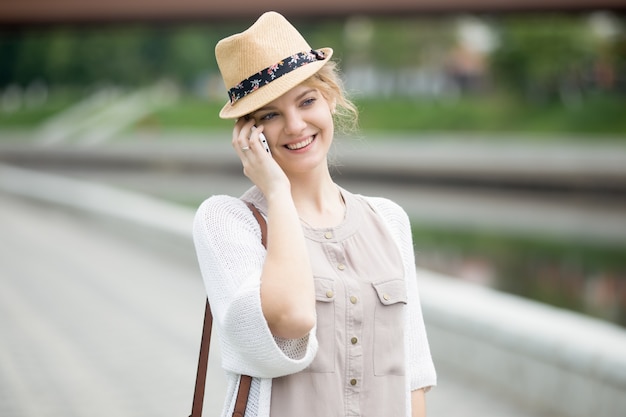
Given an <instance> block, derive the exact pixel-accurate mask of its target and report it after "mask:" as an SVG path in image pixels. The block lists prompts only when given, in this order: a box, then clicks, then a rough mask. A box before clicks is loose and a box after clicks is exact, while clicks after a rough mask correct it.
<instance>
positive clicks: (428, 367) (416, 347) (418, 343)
mask: <svg viewBox="0 0 626 417" xmlns="http://www.w3.org/2000/svg"><path fill="white" fill-rule="evenodd" d="M368 201H369V202H370V204H372V205H373V206H374V207H375V209H376V211H377V212H378V213H379V214H380V215H381V217H382V218H383V220H384V221H385V223H386V224H387V227H388V228H389V230H390V231H391V234H392V235H393V238H394V240H395V241H396V243H397V245H398V248H399V249H400V253H401V255H402V261H403V266H404V271H405V281H406V286H407V294H408V300H409V302H408V303H407V315H406V316H405V326H406V329H407V331H406V332H405V346H406V355H407V358H406V361H407V362H406V363H407V370H408V373H409V375H408V377H409V386H410V389H411V390H416V389H420V388H429V387H432V386H435V385H436V384H437V375H436V372H435V366H434V363H433V360H432V357H431V354H430V347H429V344H428V337H427V335H426V327H425V325H424V319H423V316H422V307H421V303H420V298H419V291H418V285H417V273H416V266H415V252H414V247H413V235H412V232H411V225H410V221H409V217H408V216H407V214H406V212H405V211H404V210H403V209H402V208H401V207H400V206H399V205H397V204H396V203H394V202H392V201H390V200H387V199H384V198H373V197H368Z"/></svg>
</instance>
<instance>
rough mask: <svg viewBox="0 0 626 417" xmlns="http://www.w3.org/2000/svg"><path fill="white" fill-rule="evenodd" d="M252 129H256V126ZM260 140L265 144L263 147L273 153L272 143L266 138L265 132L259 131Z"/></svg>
mask: <svg viewBox="0 0 626 417" xmlns="http://www.w3.org/2000/svg"><path fill="white" fill-rule="evenodd" d="M252 129H256V126H252ZM259 140H260V141H261V144H262V145H263V148H264V149H265V150H266V151H267V153H269V154H270V155H271V154H272V152H270V145H269V144H268V143H267V139H266V138H265V135H264V134H263V132H261V133H259Z"/></svg>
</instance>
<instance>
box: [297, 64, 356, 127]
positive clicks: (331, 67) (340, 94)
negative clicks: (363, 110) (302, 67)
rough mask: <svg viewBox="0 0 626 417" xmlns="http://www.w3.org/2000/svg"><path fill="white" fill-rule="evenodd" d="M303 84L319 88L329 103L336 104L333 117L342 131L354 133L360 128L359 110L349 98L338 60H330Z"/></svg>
mask: <svg viewBox="0 0 626 417" xmlns="http://www.w3.org/2000/svg"><path fill="white" fill-rule="evenodd" d="M303 84H306V85H308V86H311V87H313V88H316V89H318V90H319V91H320V93H322V95H323V96H324V98H325V99H326V100H327V101H328V102H329V103H333V104H334V105H335V111H334V114H333V119H334V120H335V125H336V127H337V128H339V130H340V131H341V132H342V133H344V134H347V133H354V132H355V131H356V130H357V129H358V122H359V111H358V109H357V107H356V106H355V105H354V103H352V101H350V99H348V98H347V94H346V91H345V89H344V86H343V81H342V80H341V75H340V72H339V67H338V65H337V63H336V62H334V61H329V62H328V63H327V64H326V65H324V66H323V67H322V68H320V69H319V70H318V71H317V72H316V73H315V74H313V75H312V76H311V77H309V78H308V79H306V80H305V81H304V82H303Z"/></svg>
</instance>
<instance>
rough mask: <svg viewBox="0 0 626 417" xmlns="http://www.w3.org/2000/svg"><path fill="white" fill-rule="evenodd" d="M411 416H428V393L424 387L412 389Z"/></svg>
mask: <svg viewBox="0 0 626 417" xmlns="http://www.w3.org/2000/svg"><path fill="white" fill-rule="evenodd" d="M411 417H426V395H425V394H424V390H423V389H418V390H415V391H411Z"/></svg>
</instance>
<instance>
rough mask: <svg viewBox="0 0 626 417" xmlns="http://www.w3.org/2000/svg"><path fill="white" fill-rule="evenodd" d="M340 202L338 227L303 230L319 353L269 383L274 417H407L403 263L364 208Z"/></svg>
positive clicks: (355, 199) (360, 202) (356, 201)
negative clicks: (304, 366)
mask: <svg viewBox="0 0 626 417" xmlns="http://www.w3.org/2000/svg"><path fill="white" fill-rule="evenodd" d="M342 194H343V196H344V199H345V201H346V217H345V220H344V222H343V223H342V224H340V225H339V226H337V227H333V228H327V229H312V228H309V227H306V226H305V236H306V238H307V244H308V247H309V253H310V256H311V262H312V265H313V271H314V277H315V289H316V299H317V338H318V341H319V350H318V353H317V355H316V357H315V359H314V361H313V363H311V365H310V366H309V367H308V368H307V369H305V370H304V371H302V372H299V373H296V374H292V375H288V376H284V377H280V378H274V379H273V381H272V396H271V411H270V415H271V417H294V416H297V417H322V416H323V417H334V416H337V417H339V416H341V417H344V416H361V417H383V416H384V417H395V416H405V415H406V402H405V398H406V397H405V396H406V379H405V357H404V333H403V332H404V316H403V314H404V308H405V306H406V303H407V291H406V286H405V282H404V275H405V274H404V270H403V266H402V259H401V256H400V253H399V251H398V248H397V246H396V244H395V242H394V240H393V238H392V236H391V235H390V234H389V233H388V231H387V229H386V228H385V225H384V224H383V222H382V219H381V218H380V216H378V215H377V214H376V213H375V212H374V210H373V209H372V207H370V205H369V204H368V203H367V201H365V199H364V198H362V197H359V196H356V195H353V194H350V193H348V192H345V191H343V190H342Z"/></svg>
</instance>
